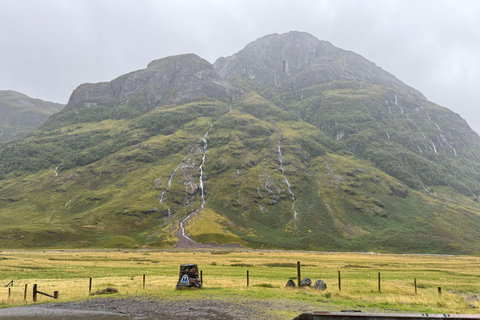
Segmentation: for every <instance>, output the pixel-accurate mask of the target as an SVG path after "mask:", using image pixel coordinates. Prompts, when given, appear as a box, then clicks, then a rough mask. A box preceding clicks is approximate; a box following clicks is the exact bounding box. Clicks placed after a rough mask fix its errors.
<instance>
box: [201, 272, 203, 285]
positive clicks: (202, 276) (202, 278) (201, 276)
mask: <svg viewBox="0 0 480 320" xmlns="http://www.w3.org/2000/svg"><path fill="white" fill-rule="evenodd" d="M200 284H201V285H202V286H203V270H200Z"/></svg>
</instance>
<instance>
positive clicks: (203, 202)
mask: <svg viewBox="0 0 480 320" xmlns="http://www.w3.org/2000/svg"><path fill="white" fill-rule="evenodd" d="M210 129H212V124H210V128H209V129H208V130H207V132H206V133H205V135H204V136H203V138H202V141H203V157H202V163H201V164H200V167H199V168H198V169H199V170H200V191H201V196H202V209H203V208H204V207H205V191H204V188H203V165H204V164H205V157H206V155H207V150H208V143H207V136H208V132H209V131H210Z"/></svg>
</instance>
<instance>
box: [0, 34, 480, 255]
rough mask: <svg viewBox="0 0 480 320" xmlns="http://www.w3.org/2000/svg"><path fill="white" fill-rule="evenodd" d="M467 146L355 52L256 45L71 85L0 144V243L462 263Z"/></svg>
mask: <svg viewBox="0 0 480 320" xmlns="http://www.w3.org/2000/svg"><path fill="white" fill-rule="evenodd" d="M479 147H480V137H479V136H478V135H477V134H476V133H475V132H474V131H472V130H471V129H470V127H469V126H468V124H467V123H466V121H465V120H464V119H462V118H461V117H460V116H459V115H458V114H455V113H453V112H452V111H450V110H449V109H447V108H444V107H441V106H438V105H436V104H434V103H432V102H429V101H428V100H427V99H426V98H425V97H424V96H423V95H422V94H421V93H420V92H419V91H417V90H416V89H414V88H411V87H409V86H408V85H406V84H404V83H403V82H401V81H400V80H398V79H397V78H396V77H395V76H393V75H391V74H389V73H388V72H386V71H384V70H382V69H381V68H379V67H378V66H376V65H375V64H374V63H372V62H370V61H368V60H366V59H365V58H363V57H361V56H359V55H357V54H355V53H353V52H350V51H345V50H342V49H339V48H336V47H335V46H333V45H332V44H330V43H328V42H325V41H320V40H318V39H316V38H315V37H313V36H311V35H309V34H306V33H301V32H290V33H286V34H280V35H279V34H273V35H268V36H265V37H262V38H260V39H258V40H256V41H254V42H252V43H250V44H248V45H247V46H246V47H245V48H244V49H243V50H241V51H239V52H238V53H236V54H234V55H232V56H230V57H225V58H219V59H218V60H217V61H216V62H215V63H214V64H213V65H212V64H210V63H209V62H207V61H206V60H204V59H202V58H200V57H198V56H196V55H194V54H187V55H179V56H172V57H167V58H163V59H159V60H155V61H153V62H152V63H150V64H149V65H148V66H147V68H145V69H142V70H137V71H134V72H131V73H128V74H126V75H122V76H120V77H118V78H116V79H114V80H112V81H111V82H103V83H97V84H82V85H80V86H79V87H78V88H77V89H75V90H74V92H73V93H72V95H71V98H70V100H69V102H68V104H67V105H66V106H65V108H64V109H63V110H62V111H61V112H59V113H56V114H54V115H53V116H51V117H50V118H49V119H48V120H47V121H46V122H45V123H44V124H43V125H42V126H41V127H40V128H39V130H38V131H36V132H35V133H34V134H33V135H32V136H30V137H28V138H26V139H23V140H21V141H15V142H11V143H8V144H6V145H4V146H3V147H0V246H3V247H22V246H25V247H31V246H64V247H65V246H67V247H68V246H70V247H92V246H94V247H141V246H148V247H171V246H174V245H177V246H183V245H187V246H188V245H191V246H195V245H199V246H200V245H201V246H208V245H215V246H219V245H225V246H245V247H252V248H288V249H309V250H333V251H375V252H416V253H475V254H477V253H479V252H480V250H479V249H478V248H479V244H480V236H479V235H478V232H477V230H478V229H479V227H480V204H479V203H478V200H477V196H478V195H479V194H480V152H479V150H480V149H479ZM179 239H180V240H179Z"/></svg>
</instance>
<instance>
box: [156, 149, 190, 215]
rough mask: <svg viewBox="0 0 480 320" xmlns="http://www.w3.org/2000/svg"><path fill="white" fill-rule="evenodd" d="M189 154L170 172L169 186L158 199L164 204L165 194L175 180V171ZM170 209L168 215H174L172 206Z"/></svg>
mask: <svg viewBox="0 0 480 320" xmlns="http://www.w3.org/2000/svg"><path fill="white" fill-rule="evenodd" d="M186 157H187V156H185V157H183V159H182V160H181V161H180V163H179V164H178V166H177V167H176V168H175V169H174V170H173V171H172V173H171V174H170V177H169V178H168V186H167V188H166V189H165V190H164V191H163V192H162V193H161V194H160V199H158V201H159V202H160V203H161V204H163V203H164V201H165V195H166V194H167V191H168V189H170V187H171V186H172V180H173V177H174V176H175V173H176V172H177V170H178V169H179V168H180V166H181V165H182V163H183V161H184V160H185V158H186ZM167 210H168V216H169V217H170V216H171V215H172V211H171V209H170V208H168V209H167Z"/></svg>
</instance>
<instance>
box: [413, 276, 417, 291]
mask: <svg viewBox="0 0 480 320" xmlns="http://www.w3.org/2000/svg"><path fill="white" fill-rule="evenodd" d="M413 284H414V286H415V294H417V278H413Z"/></svg>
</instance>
